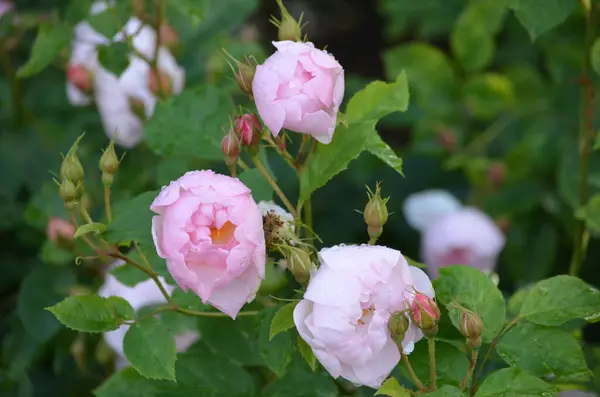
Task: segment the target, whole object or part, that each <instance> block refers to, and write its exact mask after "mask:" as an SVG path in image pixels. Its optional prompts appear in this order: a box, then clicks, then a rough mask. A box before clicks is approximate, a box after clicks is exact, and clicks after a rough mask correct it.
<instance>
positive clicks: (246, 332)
mask: <svg viewBox="0 0 600 397" xmlns="http://www.w3.org/2000/svg"><path fill="white" fill-rule="evenodd" d="M198 331H199V332H200V335H202V340H203V341H204V343H206V345H207V346H208V348H209V349H210V351H211V352H213V353H214V354H215V355H218V356H219V357H225V358H227V359H229V360H231V361H232V362H234V363H237V364H240V365H244V366H262V365H264V364H263V360H262V356H261V354H260V351H259V349H258V342H257V339H258V330H257V329H256V326H255V323H254V319H253V318H250V317H240V318H238V319H236V320H235V321H233V320H232V319H230V318H200V319H198Z"/></svg>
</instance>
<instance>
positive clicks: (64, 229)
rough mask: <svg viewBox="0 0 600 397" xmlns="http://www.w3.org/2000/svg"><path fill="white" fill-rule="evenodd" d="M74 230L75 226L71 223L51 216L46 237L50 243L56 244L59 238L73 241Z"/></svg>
mask: <svg viewBox="0 0 600 397" xmlns="http://www.w3.org/2000/svg"><path fill="white" fill-rule="evenodd" d="M75 230H76V229H75V225H73V224H72V223H71V222H68V221H66V220H64V219H62V218H58V217H55V216H53V217H51V218H50V219H49V220H48V226H47V228H46V236H47V237H48V239H49V240H50V241H52V242H56V241H57V240H58V238H59V237H62V238H64V239H66V240H73V235H74V234H75Z"/></svg>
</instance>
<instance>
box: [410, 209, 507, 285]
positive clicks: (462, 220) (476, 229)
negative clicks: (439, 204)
mask: <svg viewBox="0 0 600 397" xmlns="http://www.w3.org/2000/svg"><path fill="white" fill-rule="evenodd" d="M504 244H505V237H504V235H503V234H502V231H501V230H500V229H499V228H498V226H497V225H496V224H495V223H494V221H492V219H490V218H489V217H488V216H487V215H486V214H484V213H483V212H481V211H479V210H478V209H476V208H470V207H466V208H463V209H460V210H458V211H454V212H450V213H448V214H446V215H444V216H441V217H440V218H437V219H436V220H435V222H433V223H432V224H431V225H429V226H428V227H427V228H426V229H425V231H424V233H423V235H422V237H421V258H422V259H423V261H424V262H425V264H426V265H427V270H428V273H429V274H430V275H431V276H432V277H437V276H438V269H439V268H440V267H445V266H450V265H467V266H472V267H476V268H478V269H480V270H482V271H484V272H491V271H493V270H494V268H495V267H496V260H497V257H498V254H499V253H500V251H501V250H502V248H503V247H504Z"/></svg>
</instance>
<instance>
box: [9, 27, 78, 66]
mask: <svg viewBox="0 0 600 397" xmlns="http://www.w3.org/2000/svg"><path fill="white" fill-rule="evenodd" d="M72 35H73V33H72V30H71V27H69V26H67V25H63V24H60V25H51V24H42V25H40V29H39V31H38V34H37V37H36V38H35V42H34V43H33V47H32V48H31V55H30V57H29V60H28V61H27V62H26V63H25V65H23V66H21V67H20V68H19V70H18V72H17V76H19V77H30V76H33V75H35V74H38V73H39V72H41V71H42V70H43V69H44V68H46V66H48V65H50V63H51V62H52V61H54V59H55V58H56V57H57V56H58V54H59V53H60V52H61V51H62V49H63V48H65V47H67V46H68V45H69V43H70V42H71V37H72Z"/></svg>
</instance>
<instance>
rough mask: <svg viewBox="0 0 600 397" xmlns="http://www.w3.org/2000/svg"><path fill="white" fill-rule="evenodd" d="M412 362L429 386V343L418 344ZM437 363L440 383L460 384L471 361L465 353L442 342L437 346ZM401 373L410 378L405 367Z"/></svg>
mask: <svg viewBox="0 0 600 397" xmlns="http://www.w3.org/2000/svg"><path fill="white" fill-rule="evenodd" d="M410 362H411V364H412V366H413V369H414V371H415V373H416V374H417V376H418V377H419V378H420V379H421V380H422V381H423V382H424V383H425V385H428V384H429V351H428V349H427V343H425V342H422V343H417V344H416V346H415V350H414V351H413V352H412V353H411V354H410ZM435 362H436V367H435V369H436V373H437V379H438V382H440V383H453V384H458V383H459V382H460V381H461V380H462V379H463V378H464V377H465V375H466V374H467V371H468V370H469V360H467V357H466V356H465V354H464V353H463V352H461V351H460V350H458V349H457V348H456V347H454V346H452V345H450V344H448V343H445V342H441V341H437V342H436V344H435ZM400 371H401V372H402V374H403V375H404V376H405V377H407V378H408V376H409V374H408V372H407V371H406V367H405V366H401V369H400ZM408 379H409V378H408Z"/></svg>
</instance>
